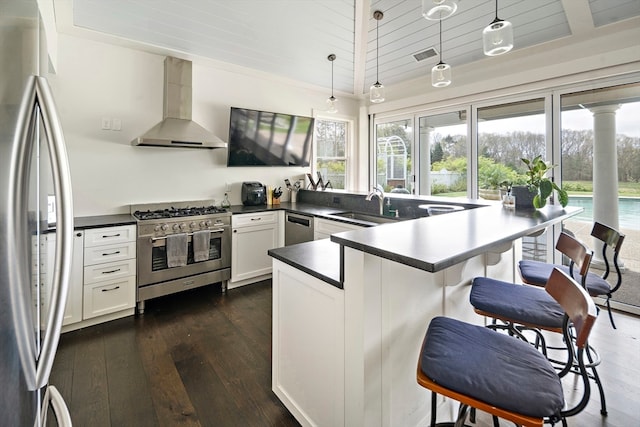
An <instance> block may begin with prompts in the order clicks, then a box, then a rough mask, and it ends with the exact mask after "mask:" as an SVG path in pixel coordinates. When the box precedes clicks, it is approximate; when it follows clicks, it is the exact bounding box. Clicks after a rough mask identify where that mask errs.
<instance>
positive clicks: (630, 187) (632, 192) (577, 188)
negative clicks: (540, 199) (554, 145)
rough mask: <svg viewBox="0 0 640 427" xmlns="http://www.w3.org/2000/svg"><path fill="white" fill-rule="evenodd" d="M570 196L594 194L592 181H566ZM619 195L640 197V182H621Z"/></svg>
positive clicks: (463, 194)
mask: <svg viewBox="0 0 640 427" xmlns="http://www.w3.org/2000/svg"><path fill="white" fill-rule="evenodd" d="M562 186H563V187H564V188H565V189H566V190H567V192H568V193H569V195H574V196H586V195H592V194H593V183H592V182H591V181H565V182H564V183H563V185H562ZM466 195H467V193H466V192H464V191H461V192H455V193H440V194H435V196H444V197H466ZM618 195H620V196H623V197H640V182H619V183H618Z"/></svg>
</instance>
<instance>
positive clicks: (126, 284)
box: [83, 276, 136, 319]
mask: <svg viewBox="0 0 640 427" xmlns="http://www.w3.org/2000/svg"><path fill="white" fill-rule="evenodd" d="M83 299H84V301H83V303H84V310H83V318H84V319H91V318H94V317H98V316H103V315H105V314H110V313H115V312H118V311H122V310H126V309H128V308H133V307H134V305H135V300H136V277H135V276H128V277H123V278H121V279H112V280H108V281H106V282H98V283H94V284H91V285H85V287H84V298H83Z"/></svg>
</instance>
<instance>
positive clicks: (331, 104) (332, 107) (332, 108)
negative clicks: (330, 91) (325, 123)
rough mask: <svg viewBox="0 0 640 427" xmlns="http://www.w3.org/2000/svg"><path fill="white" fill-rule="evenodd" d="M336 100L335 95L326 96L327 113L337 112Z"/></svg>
mask: <svg viewBox="0 0 640 427" xmlns="http://www.w3.org/2000/svg"><path fill="white" fill-rule="evenodd" d="M337 104H338V100H337V99H336V97H335V96H333V95H331V96H330V97H329V98H327V113H332V114H333V113H337V112H338V105H337Z"/></svg>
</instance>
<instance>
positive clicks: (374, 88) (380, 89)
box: [369, 10, 384, 104]
mask: <svg viewBox="0 0 640 427" xmlns="http://www.w3.org/2000/svg"><path fill="white" fill-rule="evenodd" d="M383 17H384V14H383V13H382V12H381V11H379V10H376V11H375V12H373V18H374V19H375V20H376V82H375V83H374V84H373V85H371V87H370V88H369V100H371V102H373V103H376V104H378V103H380V102H382V101H384V86H382V84H381V83H380V79H379V78H378V71H379V64H378V60H379V53H378V50H379V44H380V32H379V31H380V28H379V24H380V20H381V19H382V18H383Z"/></svg>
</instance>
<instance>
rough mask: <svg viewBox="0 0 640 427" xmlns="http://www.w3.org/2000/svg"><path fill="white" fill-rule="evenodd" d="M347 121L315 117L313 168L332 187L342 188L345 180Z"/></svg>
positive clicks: (346, 166)
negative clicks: (314, 159) (314, 157)
mask: <svg viewBox="0 0 640 427" xmlns="http://www.w3.org/2000/svg"><path fill="white" fill-rule="evenodd" d="M348 130H349V129H348V122H345V121H340V120H327V119H316V161H315V170H316V171H318V172H320V173H321V174H322V176H323V178H324V179H325V182H326V181H327V180H329V181H331V186H332V187H333V188H339V189H344V188H345V185H346V180H347V168H348V165H347V146H348V135H349V133H348Z"/></svg>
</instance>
